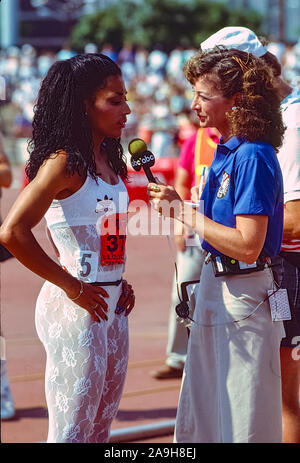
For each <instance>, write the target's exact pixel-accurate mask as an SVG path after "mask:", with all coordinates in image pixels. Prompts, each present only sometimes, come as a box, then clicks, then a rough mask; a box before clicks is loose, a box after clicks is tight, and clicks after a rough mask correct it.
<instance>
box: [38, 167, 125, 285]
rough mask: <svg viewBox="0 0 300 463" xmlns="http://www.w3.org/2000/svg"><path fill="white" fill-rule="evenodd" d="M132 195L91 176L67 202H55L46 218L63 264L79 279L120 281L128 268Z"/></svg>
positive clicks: (120, 185) (61, 200)
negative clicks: (129, 204)
mask: <svg viewBox="0 0 300 463" xmlns="http://www.w3.org/2000/svg"><path fill="white" fill-rule="evenodd" d="M127 209H128V193H127V190H126V187H125V185H124V183H123V181H122V179H121V178H120V177H119V182H118V183H117V184H116V185H110V184H108V183H106V182H104V181H103V180H101V179H100V178H98V182H96V181H95V180H93V179H92V178H91V177H90V176H89V175H87V178H86V181H85V182H84V184H83V185H82V187H81V188H80V189H79V190H78V191H76V192H75V193H74V194H72V195H71V196H69V197H68V198H66V199H60V200H54V201H52V203H51V205H50V208H49V209H48V211H47V212H46V214H45V219H46V222H47V226H48V228H49V230H50V233H51V237H52V239H53V242H54V244H55V246H56V247H57V250H58V252H59V255H60V264H61V265H62V267H64V268H65V269H66V270H67V271H68V272H69V273H71V274H72V275H73V276H75V277H76V278H78V279H80V280H82V281H86V282H90V283H91V282H95V281H106V282H107V281H116V280H119V279H121V277H122V273H123V271H124V267H125V259H126V255H125V240H126V223H127Z"/></svg>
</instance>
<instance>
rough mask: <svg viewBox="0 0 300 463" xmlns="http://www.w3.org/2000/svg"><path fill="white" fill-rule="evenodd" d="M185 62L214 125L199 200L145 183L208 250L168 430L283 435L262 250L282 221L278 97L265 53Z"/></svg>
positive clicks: (197, 105) (276, 328)
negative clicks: (193, 203)
mask: <svg viewBox="0 0 300 463" xmlns="http://www.w3.org/2000/svg"><path fill="white" fill-rule="evenodd" d="M184 72H185V76H186V78H187V79H188V81H189V82H190V83H191V84H192V86H193V89H194V93H195V95H194V99H193V102H192V106H191V108H192V109H193V110H195V111H196V113H197V115H198V118H199V122H200V126H201V127H210V126H212V127H216V128H217V129H218V130H219V131H220V133H221V135H222V137H221V139H220V143H219V145H218V146H217V149H216V151H215V155H214V159H213V162H212V164H211V168H210V170H209V174H208V178H207V181H206V185H205V188H204V190H203V193H202V196H201V201H200V207H199V209H198V210H196V209H193V208H191V207H189V206H187V205H186V206H184V203H183V202H182V201H181V200H180V198H179V196H178V194H177V193H176V191H175V190H174V188H173V187H171V186H164V185H155V184H153V183H152V184H151V183H150V184H149V185H148V194H149V196H150V198H151V200H152V201H153V203H154V206H155V208H157V209H158V210H160V212H161V213H162V214H164V215H166V216H170V215H171V216H172V217H174V218H175V219H177V220H179V221H181V222H183V223H184V224H186V225H187V226H189V227H191V228H193V230H194V231H195V232H196V233H198V234H199V236H200V238H201V240H202V247H203V249H204V252H205V254H206V259H205V264H206V265H204V266H203V269H202V274H201V279H200V283H199V285H198V287H197V291H196V306H195V310H194V316H193V321H192V322H191V325H190V336H189V345H188V353H187V361H186V364H185V371H184V375H183V383H182V388H181V393H180V399H179V407H178V412H177V419H176V428H175V440H176V441H177V442H280V441H281V406H280V404H281V380H280V357H279V348H280V341H281V338H282V336H283V334H284V331H283V326H282V322H281V321H273V320H272V318H271V313H270V306H269V303H268V298H269V297H270V295H271V294H273V296H275V294H276V290H277V286H276V281H275V279H274V277H273V273H272V271H271V268H270V267H269V263H270V258H271V257H272V256H275V255H277V254H278V252H279V251H280V246H281V239H282V230H283V183H282V175H281V170H280V167H279V163H278V160H277V156H276V151H277V150H278V148H279V146H280V144H281V142H282V137H283V134H284V127H283V123H282V119H281V113H280V98H279V95H278V94H277V90H276V86H275V84H274V78H273V75H272V73H271V72H270V71H269V69H268V68H267V66H266V64H265V63H264V62H263V61H262V60H261V59H259V58H255V57H254V56H253V55H251V54H248V53H244V52H242V51H239V50H235V49H232V50H226V49H221V48H215V49H211V50H208V51H206V52H203V53H198V54H196V55H195V56H194V57H192V58H191V59H190V60H189V61H188V62H187V63H186V65H185V68H184ZM170 203H171V207H170ZM182 308H184V311H181V309H182ZM186 309H187V308H186V307H184V306H183V307H182V305H181V306H180V307H179V308H178V310H179V312H178V313H179V315H182V316H183V317H186V315H187V313H186Z"/></svg>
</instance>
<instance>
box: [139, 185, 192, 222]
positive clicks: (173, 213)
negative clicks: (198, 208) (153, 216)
mask: <svg viewBox="0 0 300 463" xmlns="http://www.w3.org/2000/svg"><path fill="white" fill-rule="evenodd" d="M147 193H148V196H149V199H150V201H151V202H152V204H153V207H154V209H155V210H157V211H158V212H159V213H161V214H162V215H164V216H165V217H171V218H174V219H179V218H180V216H181V211H182V207H183V201H182V199H181V198H180V196H179V194H178V193H177V191H176V190H175V188H174V187H172V186H169V185H161V184H159V185H158V184H156V183H149V184H148V186H147Z"/></svg>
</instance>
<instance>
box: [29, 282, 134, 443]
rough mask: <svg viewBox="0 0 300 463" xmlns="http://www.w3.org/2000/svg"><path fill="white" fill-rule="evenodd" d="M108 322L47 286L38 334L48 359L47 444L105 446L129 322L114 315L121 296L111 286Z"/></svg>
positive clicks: (119, 386) (39, 305) (38, 313)
mask: <svg viewBox="0 0 300 463" xmlns="http://www.w3.org/2000/svg"><path fill="white" fill-rule="evenodd" d="M105 290H106V291H107V292H108V293H109V296H110V297H109V298H108V299H106V301H107V302H108V304H109V312H108V321H103V320H102V321H101V322H100V323H97V322H93V321H92V319H91V317H90V315H89V313H88V312H87V311H86V310H84V309H82V308H81V307H79V306H78V305H77V304H75V303H74V302H72V301H71V300H70V299H69V298H68V297H67V296H66V294H65V293H64V291H62V290H61V289H60V288H58V287H57V286H55V285H52V284H51V283H49V282H46V283H45V284H44V286H43V287H42V289H41V292H40V294H39V296H38V300H37V306H36V329H37V332H38V335H39V338H40V339H41V341H42V343H43V345H44V347H45V350H46V353H47V364H46V375H45V392H46V400H47V406H48V413H49V433H48V440H47V442H51V443H53V442H64V443H71V442H84V443H87V442H93V443H96V442H107V441H108V440H109V431H110V426H111V423H112V421H113V419H114V417H115V416H116V414H117V411H118V406H119V402H120V399H121V395H122V390H123V386H124V382H125V376H126V371H127V364H128V320H127V317H125V316H124V315H123V314H121V315H117V314H115V308H116V303H117V301H118V299H119V296H120V293H121V285H119V287H114V286H111V287H110V286H108V287H105Z"/></svg>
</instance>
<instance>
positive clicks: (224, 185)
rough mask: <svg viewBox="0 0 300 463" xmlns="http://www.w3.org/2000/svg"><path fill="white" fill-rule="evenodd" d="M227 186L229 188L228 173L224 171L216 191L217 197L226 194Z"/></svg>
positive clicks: (222, 196)
mask: <svg viewBox="0 0 300 463" xmlns="http://www.w3.org/2000/svg"><path fill="white" fill-rule="evenodd" d="M228 188H229V174H227V172H224V173H223V177H222V181H221V185H220V187H219V189H218V192H217V198H219V199H220V198H224V196H226V194H227V191H228Z"/></svg>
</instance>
